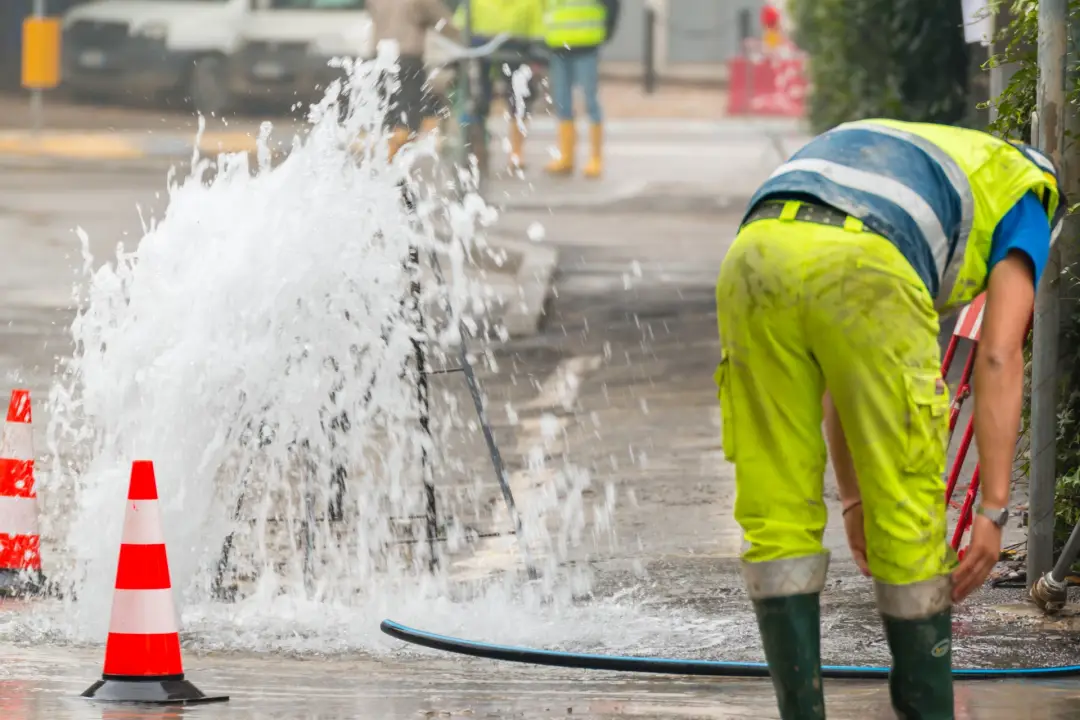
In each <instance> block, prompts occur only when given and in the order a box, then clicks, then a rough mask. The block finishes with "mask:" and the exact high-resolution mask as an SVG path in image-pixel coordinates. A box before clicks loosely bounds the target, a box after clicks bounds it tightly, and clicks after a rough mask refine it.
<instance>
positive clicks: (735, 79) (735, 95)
mask: <svg viewBox="0 0 1080 720" xmlns="http://www.w3.org/2000/svg"><path fill="white" fill-rule="evenodd" d="M807 86H808V81H807V78H806V63H805V60H804V58H803V57H802V56H800V55H788V56H786V57H785V56H771V57H770V56H763V55H758V56H756V57H755V56H749V57H748V56H745V55H740V56H736V57H733V58H731V59H730V60H728V114H729V115H779V116H783V117H802V116H803V114H804V111H805V100H806V93H807Z"/></svg>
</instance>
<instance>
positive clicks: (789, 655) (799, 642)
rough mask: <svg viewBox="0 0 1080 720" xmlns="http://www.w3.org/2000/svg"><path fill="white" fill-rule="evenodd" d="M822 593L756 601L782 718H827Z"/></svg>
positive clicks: (818, 719) (756, 611)
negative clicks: (823, 668) (823, 685)
mask: <svg viewBox="0 0 1080 720" xmlns="http://www.w3.org/2000/svg"><path fill="white" fill-rule="evenodd" d="M819 598H820V594H819V593H809V594H806V595H788V596H785V597H775V598H767V599H764V600H755V601H754V612H755V613H756V614H757V622H758V630H759V631H760V632H761V643H762V645H764V646H765V659H766V661H768V663H769V675H771V676H772V681H773V687H774V688H775V689H776V702H777V705H779V707H780V717H781V718H782V720H824V718H825V695H824V693H823V692H822V687H821V606H820V603H819Z"/></svg>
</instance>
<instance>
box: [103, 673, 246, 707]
mask: <svg viewBox="0 0 1080 720" xmlns="http://www.w3.org/2000/svg"><path fill="white" fill-rule="evenodd" d="M82 697H84V698H89V699H90V700H98V701H100V702H114V703H147V704H151V705H197V704H200V703H212V702H226V701H227V700H228V699H229V696H228V695H219V696H217V697H210V696H207V695H204V694H203V692H202V690H199V688H197V687H195V686H194V685H192V684H191V683H190V682H188V681H187V680H185V679H184V676H183V675H181V676H179V677H178V678H177V677H173V678H152V679H151V678H148V679H146V680H112V679H109V678H103V679H101V680H98V681H97V682H96V683H94V684H93V685H91V686H90V687H89V688H87V689H86V691H85V692H84V693H83V694H82Z"/></svg>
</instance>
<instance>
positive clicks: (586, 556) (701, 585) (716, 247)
mask: <svg viewBox="0 0 1080 720" xmlns="http://www.w3.org/2000/svg"><path fill="white" fill-rule="evenodd" d="M10 172H11V171H8V173H9V174H6V176H2V177H0V188H3V194H2V195H0V197H2V198H3V200H2V201H0V230H2V232H0V253H2V254H3V257H4V263H3V264H2V266H0V280H2V282H3V285H2V287H3V288H4V296H3V302H2V303H0V312H2V315H0V377H6V378H7V379H9V383H8V384H12V383H14V382H15V380H16V379H17V380H18V381H19V382H20V383H26V384H28V385H29V386H30V387H31V388H32V389H33V390H35V392H38V393H42V392H43V391H44V390H45V389H46V388H47V387H48V380H49V377H50V375H51V373H52V367H53V357H54V355H55V354H56V353H57V352H63V351H64V350H65V349H66V347H65V342H66V341H65V333H64V326H65V323H66V322H67V318H68V315H67V313H65V312H64V311H62V310H61V309H60V308H61V307H62V306H63V305H64V304H65V301H66V299H67V297H68V291H69V288H70V282H71V271H70V261H71V259H72V258H74V257H76V256H77V253H73V252H72V247H73V246H72V247H69V246H68V245H67V243H68V242H69V241H70V235H69V232H70V229H71V228H72V227H73V226H74V225H75V224H76V223H78V224H81V225H83V226H84V227H86V229H87V230H88V231H89V233H90V236H91V238H92V239H93V240H94V243H95V253H96V254H97V255H99V256H101V255H104V254H105V252H104V251H105V250H107V249H109V248H110V247H111V246H112V245H113V244H114V243H115V242H116V241H117V239H119V238H122V237H123V233H124V232H125V231H128V232H133V231H135V230H137V222H136V221H135V220H134V218H132V216H131V214H130V213H129V212H128V211H127V208H130V207H131V205H132V204H133V202H134V201H135V200H142V201H144V202H153V200H154V197H153V196H154V191H153V185H152V184H149V183H148V181H147V178H146V177H145V176H142V175H130V176H125V175H108V176H106V175H99V176H95V175H93V174H90V175H87V174H86V173H81V174H80V175H78V176H77V179H76V177H75V176H71V177H65V176H63V175H50V174H48V173H41V174H38V175H36V176H32V175H29V174H19V175H12V174H10ZM536 220H540V221H541V222H543V223H544V225H545V226H546V228H547V239H546V242H551V243H554V244H557V245H558V246H559V247H560V249H561V252H562V256H561V261H560V268H559V273H558V276H557V278H556V284H555V289H554V297H553V299H552V302H551V305H550V308H549V317H548V318H547V320H546V323H545V327H544V330H543V332H542V333H541V334H540V335H538V336H536V337H532V338H526V339H523V340H519V341H514V342H512V343H510V344H509V345H507V346H504V347H501V348H498V349H497V350H496V357H497V358H498V360H499V366H500V368H501V369H500V371H499V372H498V373H494V374H492V373H486V374H485V376H484V377H483V381H484V384H485V388H486V390H487V391H488V394H489V397H490V401H491V402H490V405H491V407H492V408H493V416H494V421H495V423H496V432H497V436H498V438H499V440H500V445H501V446H502V447H503V448H504V452H505V453H506V454H507V456H508V461H509V463H510V466H511V469H513V468H514V467H519V466H520V465H521V462H522V461H521V457H520V455H521V454H522V453H523V452H524V451H527V450H528V448H529V442H528V437H527V436H528V434H529V433H530V432H531V430H530V428H531V427H533V426H532V425H530V424H529V422H528V420H529V419H530V418H533V419H535V418H536V417H537V416H539V415H540V414H542V413H548V414H554V415H556V416H558V417H559V418H560V420H561V421H562V423H563V424H562V432H563V433H564V437H565V439H566V442H565V444H564V446H563V447H562V449H561V450H560V451H559V452H560V455H561V456H562V459H563V460H565V461H569V462H573V463H575V464H576V465H578V466H581V467H585V468H587V469H588V470H589V471H590V472H591V473H592V477H593V487H594V490H593V491H592V492H591V493H590V498H591V499H592V501H593V502H594V503H595V502H599V499H600V498H601V497H602V496H603V494H604V493H603V488H604V486H605V484H606V483H609V482H610V483H611V485H612V486H613V488H614V491H615V493H616V495H617V498H618V503H617V511H616V515H615V518H616V519H615V528H614V532H613V533H602V534H600V535H598V536H597V537H596V538H595V540H594V541H592V542H586V543H585V544H584V545H583V546H582V547H581V548H580V549H578V550H576V551H575V552H574V553H573V554H572V555H571V557H570V559H569V561H570V562H572V563H578V564H580V565H581V566H582V567H586V568H588V569H589V571H590V572H591V574H592V576H593V578H594V583H595V584H594V589H593V593H594V595H593V598H592V600H590V599H588V598H585V599H582V600H580V601H579V602H580V603H585V604H587V603H589V602H591V601H600V600H604V599H611V598H621V599H622V601H623V602H628V603H630V604H632V605H634V606H635V607H637V608H639V609H641V610H642V611H643V612H649V613H652V614H653V615H654V616H657V617H664V616H666V615H669V614H670V615H671V616H672V617H677V616H678V617H683V616H692V617H694V618H696V619H697V620H698V622H701V618H705V619H706V620H705V624H704V625H701V626H699V627H702V628H705V629H709V627H708V626H709V621H708V618H715V627H712V628H711V629H710V631H709V632H708V633H707V637H702V638H701V639H700V642H698V643H695V642H693V637H692V632H691V633H690V634H689V635H688V634H687V633H685V632H684V633H682V634H678V633H671V634H670V635H661V636H658V637H656V638H654V639H653V641H652V642H649V641H648V639H645V640H639V641H638V642H637V645H636V647H637V648H638V652H640V653H641V654H664V655H677V656H684V657H708V658H714V659H729V660H758V659H760V650H759V647H758V643H757V639H756V634H755V632H754V628H753V620H752V614H751V613H750V608H749V604H748V603H747V602H746V601H745V599H744V598H743V596H742V593H741V588H740V583H739V581H738V578H737V573H736V570H737V562H736V559H737V554H738V552H739V543H740V540H739V535H738V531H737V528H736V527H735V525H734V523H733V521H732V519H731V505H732V502H733V499H734V486H733V477H732V472H731V468H730V466H729V465H727V464H726V462H725V461H724V460H723V456H722V452H721V450H720V447H719V442H718V437H719V432H718V429H719V425H718V423H719V420H718V411H717V407H716V402H715V391H714V389H713V388H712V379H711V376H712V370H713V366H714V364H715V361H716V356H717V340H716V326H715V313H714V309H713V306H712V304H713V299H712V292H713V290H712V284H713V281H714V279H715V275H716V270H717V268H718V267H719V263H720V260H721V259H722V257H723V254H724V251H725V249H726V247H727V244H728V242H730V239H731V237H732V235H733V231H734V225H735V222H736V218H735V217H734V216H732V215H658V214H648V215H643V214H631V215H604V214H597V213H583V214H575V213H573V212H556V213H554V214H552V215H550V216H540V215H539V214H538V213H535V212H532V213H518V214H510V215H508V216H506V217H504V218H503V220H502V221H501V222H502V224H503V226H504V227H505V228H507V229H509V230H511V231H517V232H520V233H524V229H525V227H527V226H528V225H529V224H530V223H532V222H534V221H536ZM65 238H67V239H65ZM560 368H561V369H562V370H563V371H567V370H569V371H572V372H574V373H576V375H577V377H579V379H580V383H579V384H577V385H576V386H575V389H574V391H573V392H572V393H571V394H570V395H569V396H567V395H565V394H561V395H560V394H558V393H557V394H556V396H552V395H551V394H550V393H545V387H547V385H546V382H547V381H548V380H550V379H551V378H552V377H553V376H557V375H558V374H559V372H560ZM523 380H527V381H523ZM447 382H448V383H449V382H451V381H447ZM447 387H448V388H451V390H453V388H452V387H451V386H450V385H447ZM458 391H459V390H458ZM455 392H457V391H455ZM39 396H41V395H39ZM506 403H510V404H511V405H513V406H514V407H516V408H518V409H519V413H518V415H519V417H518V418H517V420H516V422H511V421H510V420H509V419H508V417H507V416H506V414H505V413H503V412H500V411H499V408H501V407H503V406H504V405H505V404H506ZM515 455H516V456H515ZM483 462H484V458H483V457H482V456H480V455H479V454H478V455H477V457H476V465H475V469H476V472H480V471H481V470H482V469H483ZM827 487H831V486H830V485H829V483H827ZM515 489H516V490H518V491H519V503H527V502H528V498H529V488H528V487H518V488H515ZM829 493H830V494H831V495H832V497H833V498H835V493H834V491H832V490H829ZM834 505H835V503H834ZM838 521H839V513H838V512H835V513H833V520H832V522H831V523H830V527H829V530H828V533H827V538H826V542H827V545H828V546H829V547H830V548H831V549H833V551H834V561H833V568H832V571H831V574H830V585H829V588H828V590H827V592H826V594H825V597H824V605H825V610H824V616H825V618H824V626H823V634H824V636H825V650H824V655H825V660H826V662H832V663H844V664H848V663H855V664H863V663H873V664H878V663H882V662H885V661H887V655H886V652H885V649H884V646H883V642H882V640H881V636H880V631H879V630H878V627H877V624H876V619H875V616H874V610H873V605H872V593H871V589H870V586H869V583H868V582H867V581H864V580H862V579H860V578H858V577H856V576H855V573H854V568H853V565H852V564H851V563H850V561H849V560H848V558H847V552H846V548H845V546H844V538H843V532H842V527H841V526H840V525H839V523H838ZM496 554H497V553H496ZM496 560H497V561H496V562H495V563H494V564H493V565H492V566H491V567H486V566H481V567H480V571H481V572H483V571H485V570H492V569H493V568H495V567H496V566H498V567H499V568H500V569H501V568H502V566H499V562H498V558H497V559H496ZM1018 598H1019V593H1018V591H998V592H997V593H990V592H987V593H984V594H983V595H981V596H980V597H978V598H976V600H975V601H974V602H973V603H971V605H970V607H965V608H964V609H962V610H961V611H960V612H959V613H958V620H957V633H956V637H957V639H956V647H957V650H956V653H955V655H954V657H955V661H956V663H957V664H958V665H967V666H971V665H976V666H977V665H1002V666H1011V665H1023V664H1068V663H1071V662H1073V661H1074V660H1073V659H1074V658H1075V657H1076V656H1077V655H1078V653H1077V650H1076V643H1075V641H1074V639H1073V638H1074V637H1075V636H1074V635H1072V634H1071V632H1070V631H1071V630H1072V628H1071V627H1068V626H1060V625H1059V626H1045V625H1044V624H1036V623H1033V622H1031V621H1027V620H1024V619H1022V618H1021V619H1018V616H1017V614H1016V613H1014V612H1013V611H1012V609H1011V608H1009V607H1006V608H1005V610H1001V607H1002V606H1003V605H1006V606H1009V605H1011V604H1014V603H1016V601H1017V600H1018ZM7 610H10V611H12V612H17V613H32V612H34V608H33V607H25V608H12V607H10V606H9V607H8V608H7ZM395 619H398V620H401V621H402V622H406V623H408V624H414V625H417V626H420V627H427V626H426V625H425V619H426V618H425V617H424V616H423V615H420V614H417V615H414V616H411V617H398V618H395ZM378 620H379V618H370V622H371V623H372V624H375V623H377V622H378ZM430 629H432V630H436V631H446V632H452V631H454V630H455V628H453V627H449V626H445V627H435V626H430ZM620 629H621V628H620V626H619V625H618V624H615V625H613V626H612V627H611V628H610V632H611V633H612V639H611V642H610V644H608V645H605V643H603V642H599V641H596V640H593V641H591V642H590V643H589V644H588V647H587V648H583V649H590V650H594V651H604V650H605V649H607V648H609V647H610V648H615V649H621V650H625V643H621V642H619V633H620ZM624 631H625V629H624ZM565 634H566V633H565V631H564V633H563V635H564V636H565ZM473 636H474V637H480V636H479V635H477V634H474V635H473ZM483 639H486V640H492V641H499V640H500V639H501V638H499V637H494V636H490V637H483ZM538 642H539V641H538ZM198 645H199V643H196V646H198ZM563 645H564V646H566V645H570V646H572V645H573V644H572V643H570V644H567V643H564V644H563ZM100 657H101V650H100V648H72V647H55V646H53V647H50V646H48V645H45V646H42V645H41V644H40V643H38V642H34V643H32V644H31V643H30V642H29V641H22V642H21V641H20V640H19V639H18V638H10V637H8V638H6V640H5V641H3V642H0V718H3V720H8V719H9V718H10V719H11V720H21V719H22V718H26V719H27V720H45V719H49V720H51V719H53V718H57V719H60V718H79V719H82V718H93V719H94V720H97V718H102V719H104V718H121V717H124V718H129V717H130V718H179V717H183V718H204V717H205V718H218V717H236V718H363V719H366V718H372V719H374V718H415V717H491V718H526V719H527V718H551V717H587V718H609V717H610V718H615V717H642V718H771V717H776V713H775V709H774V705H773V699H772V691H771V687H770V685H769V684H768V682H763V681H758V680H746V681H721V680H717V681H702V680H686V679H677V678H676V679H671V678H660V677H644V676H631V675H615V674H611V673H590V672H582V671H565V670H556V669H545V668H531V667H520V666H511V665H506V664H497V663H492V662H486V661H474V660H464V661H460V660H456V659H452V658H447V657H445V656H441V655H437V654H434V653H429V652H426V651H414V650H409V649H406V648H402V647H401V646H400V644H397V643H392V642H388V643H386V644H385V647H384V648H383V651H382V653H381V655H380V656H379V657H378V658H377V659H371V658H357V657H351V656H349V657H338V658H331V659H326V658H321V659H320V658H314V657H308V658H304V659H288V658H281V657H268V656H265V655H264V656H249V655H241V654H235V653H224V654H222V653H211V654H205V653H203V652H201V651H199V650H198V649H197V647H196V648H195V649H192V650H190V651H189V652H188V653H187V654H186V656H185V657H186V661H187V663H186V664H187V669H188V671H189V674H190V677H191V679H193V680H194V681H195V682H196V683H197V684H198V685H199V686H200V687H201V688H202V689H203V690H204V691H206V692H216V691H221V690H227V691H228V692H230V693H231V694H232V695H233V701H232V702H230V703H229V704H228V705H222V706H207V707H204V708H199V709H196V710H188V711H159V710H151V709H124V708H121V709H118V708H113V707H101V706H96V705H91V704H88V703H85V702H83V701H81V700H79V699H78V698H77V697H76V696H77V695H78V693H79V692H81V691H82V690H83V689H85V687H86V686H88V685H89V684H90V683H91V682H92V681H93V680H95V679H96V678H97V676H98V673H99V672H100ZM827 691H828V703H829V710H830V717H836V718H860V719H861V718H889V717H892V715H891V711H889V709H888V698H887V691H886V689H885V685H884V683H852V682H830V683H827ZM1078 695H1080V684H1073V683H1064V682H1063V683H1040V684H1036V683H1019V682H1001V683H980V684H965V685H961V686H958V690H957V698H958V702H957V717H971V718H1026V717H1039V718H1066V717H1075V716H1076V714H1077V712H1076V711H1075V710H1074V709H1073V708H1075V703H1076V702H1077V700H1078Z"/></svg>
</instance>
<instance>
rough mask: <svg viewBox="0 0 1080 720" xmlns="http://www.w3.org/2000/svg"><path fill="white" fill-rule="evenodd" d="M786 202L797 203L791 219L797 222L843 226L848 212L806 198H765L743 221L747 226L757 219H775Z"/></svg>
mask: <svg viewBox="0 0 1080 720" xmlns="http://www.w3.org/2000/svg"><path fill="white" fill-rule="evenodd" d="M788 202H797V203H799V209H798V210H797V211H796V212H795V217H794V218H792V220H798V221H799V222H808V223H815V224H817V225H831V226H832V227H844V223H845V222H846V221H847V219H848V214H847V213H845V212H842V211H840V210H837V209H836V208H834V207H829V206H828V205H819V204H817V203H813V202H807V201H806V200H795V201H789V200H766V201H765V202H762V203H758V205H757V207H755V208H754V209H753V210H752V211H751V212H750V214H749V215H748V216H747V217H746V220H745V221H744V222H743V226H744V227H745V226H747V225H749V224H750V223H752V222H756V221H758V220H776V219H777V218H779V217H780V214H781V213H782V212H783V211H784V205H786V204H787V203H788Z"/></svg>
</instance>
